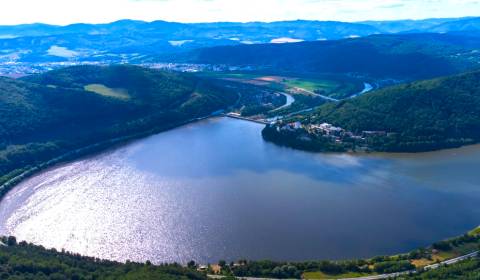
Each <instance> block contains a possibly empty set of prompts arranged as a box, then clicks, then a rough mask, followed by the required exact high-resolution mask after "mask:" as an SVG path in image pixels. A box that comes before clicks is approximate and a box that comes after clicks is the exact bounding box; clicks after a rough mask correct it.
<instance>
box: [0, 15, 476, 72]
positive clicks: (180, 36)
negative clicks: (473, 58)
mask: <svg viewBox="0 0 480 280" xmlns="http://www.w3.org/2000/svg"><path fill="white" fill-rule="evenodd" d="M478 30H480V18H451V19H426V20H416V21H414V20H401V21H382V22H380V21H367V22H359V23H346V22H335V21H303V20H299V21H284V22H273V23H263V22H250V23H227V22H223V23H198V24H184V23H173V22H165V21H154V22H143V21H133V20H121V21H117V22H113V23H109V24H72V25H68V26H53V25H46V24H29V25H16V26H0V63H22V62H23V63H32V62H33V63H41V62H62V61H93V62H129V63H146V62H159V61H160V60H162V59H163V60H165V57H163V56H158V55H159V54H176V53H182V52H185V51H189V50H193V49H198V48H206V47H213V46H224V45H243V44H258V43H271V42H274V43H286V42H301V41H323V40H336V39H344V38H356V37H365V36H369V35H374V34H400V33H401V34H403V33H428V32H433V33H448V32H466V33H470V32H476V31H478ZM162 62H164V61H162Z"/></svg>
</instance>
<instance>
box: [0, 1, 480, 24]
mask: <svg viewBox="0 0 480 280" xmlns="http://www.w3.org/2000/svg"><path fill="white" fill-rule="evenodd" d="M463 16H480V0H1V9H0V24H1V25H12V24H21V23H34V22H41V23H49V24H58V25H66V24H70V23H78V22H85V23H106V22H112V21H116V20H120V19H138V20H145V21H153V20H166V21H175V22H214V21H235V22H247V21H267V22H270V21H279V20H296V19H306V20H338V21H348V22H352V21H362V20H394V19H422V18H435V17H437V18H438V17H463Z"/></svg>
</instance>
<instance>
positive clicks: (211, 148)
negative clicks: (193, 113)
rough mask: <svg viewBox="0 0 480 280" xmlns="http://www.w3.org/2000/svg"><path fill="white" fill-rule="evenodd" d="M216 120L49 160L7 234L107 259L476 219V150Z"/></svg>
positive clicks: (333, 246) (305, 253) (0, 213)
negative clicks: (274, 135)
mask: <svg viewBox="0 0 480 280" xmlns="http://www.w3.org/2000/svg"><path fill="white" fill-rule="evenodd" d="M262 127H263V126H262V125H259V124H255V123H251V122H246V121H241V120H234V119H228V118H217V119H209V120H205V121H201V122H197V123H194V124H190V125H186V126H183V127H180V128H177V129H174V130H171V131H168V132H164V133H160V134H158V135H154V136H151V137H148V138H145V139H142V140H138V141H135V142H131V143H129V144H127V145H124V146H122V147H117V148H115V149H112V150H110V151H107V152H104V153H101V154H98V155H94V156H90V157H86V158H83V159H79V160H77V161H74V162H71V163H66V164H62V165H58V166H55V167H53V168H51V169H49V170H45V171H44V172H41V173H39V174H37V175H36V176H34V177H31V178H30V179H27V180H25V181H23V182H22V183H20V184H19V185H18V186H17V187H15V188H14V189H13V190H12V191H10V192H9V193H8V194H7V195H6V197H5V198H4V199H3V200H2V202H1V203H0V233H2V234H11V235H15V236H17V238H18V239H19V240H26V241H29V242H33V243H35V244H41V245H43V246H46V247H55V248H57V249H61V248H65V249H66V250H69V251H73V252H78V253H81V254H85V255H90V256H96V257H101V258H107V259H113V260H120V261H125V260H127V259H128V260H135V261H146V260H151V261H153V262H155V263H160V262H174V261H177V262H186V261H189V260H196V261H197V262H200V263H207V262H216V261H218V260H219V259H226V260H236V259H239V258H247V259H275V260H308V259H345V258H358V257H370V256H374V255H379V254H394V253H400V252H406V251H409V250H411V249H414V248H417V247H419V246H424V245H428V244H431V243H432V242H434V241H437V240H440V239H443V238H447V237H451V236H455V235H458V234H462V233H464V232H466V231H467V230H469V229H471V228H474V227H475V226H477V225H478V224H479V222H480V219H479V217H480V205H479V203H478V201H479V199H480V172H478V166H479V164H480V147H479V146H471V147H466V148H462V149H456V150H448V151H442V152H436V153H426V154H415V155H388V154H385V155H348V154H313V153H307V152H302V151H295V150H291V149H288V148H282V147H278V146H275V145H273V144H270V143H266V142H264V141H263V140H262V138H261V135H260V131H261V129H262Z"/></svg>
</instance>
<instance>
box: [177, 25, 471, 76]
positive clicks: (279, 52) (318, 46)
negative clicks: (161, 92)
mask: <svg viewBox="0 0 480 280" xmlns="http://www.w3.org/2000/svg"><path fill="white" fill-rule="evenodd" d="M479 49H480V40H478V36H477V34H476V33H474V34H466V33H462V34H460V33H456V34H404V35H374V36H369V37H364V38H356V39H345V40H337V41H317V42H303V43H292V44H281V45H275V44H267V45H248V46H247V45H243V46H230V47H228V46H226V47H214V48H207V49H200V50H196V51H193V52H191V53H190V54H189V55H188V56H187V57H186V58H185V59H186V60H187V61H190V62H196V63H208V64H226V65H235V66H253V67H257V68H266V69H276V70H284V71H287V70H288V71H292V72H316V73H318V72H324V73H362V74H368V75H372V76H375V77H387V78H392V77H393V78H401V79H419V78H433V77H438V76H442V75H450V74H454V73H459V72H462V71H465V70H468V69H472V68H478V67H479V64H478V57H479V55H480V52H478V50H479Z"/></svg>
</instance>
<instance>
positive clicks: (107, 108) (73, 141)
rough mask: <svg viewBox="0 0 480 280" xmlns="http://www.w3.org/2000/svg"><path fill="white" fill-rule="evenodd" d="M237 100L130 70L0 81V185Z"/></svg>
mask: <svg viewBox="0 0 480 280" xmlns="http://www.w3.org/2000/svg"><path fill="white" fill-rule="evenodd" d="M91 88H93V89H91ZM96 88H98V89H96ZM237 98H238V96H237V95H236V94H235V93H234V92H231V91H228V89H221V88H218V86H216V85H214V84H212V83H210V82H209V81H207V80H205V79H201V78H198V77H194V76H191V75H188V74H182V73H171V72H163V71H157V70H150V69H145V68H141V67H136V66H109V67H97V66H78V67H71V68H65V69H61V70H56V71H51V72H48V73H45V74H41V75H36V76H30V77H27V78H24V79H23V80H14V79H9V78H0V174H2V175H3V177H0V183H2V182H5V181H6V180H7V179H9V178H10V177H12V176H13V175H15V174H19V173H20V172H21V171H22V170H24V169H25V168H27V167H28V166H33V165H36V164H38V163H40V162H44V161H46V160H50V159H52V158H54V157H57V156H59V155H61V154H64V153H65V152H67V151H71V150H73V149H77V148H81V147H85V146H88V145H91V144H94V143H98V142H101V141H107V140H110V139H113V138H118V137H125V136H128V135H136V134H141V133H146V132H149V131H151V130H162V129H167V128H171V127H174V126H175V125H178V124H181V123H183V122H185V121H188V120H190V119H195V118H198V117H203V116H206V115H209V114H211V113H212V112H214V111H216V110H219V109H224V108H226V107H228V106H229V105H231V104H234V103H235V101H236V100H237ZM2 191H4V190H2Z"/></svg>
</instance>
